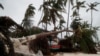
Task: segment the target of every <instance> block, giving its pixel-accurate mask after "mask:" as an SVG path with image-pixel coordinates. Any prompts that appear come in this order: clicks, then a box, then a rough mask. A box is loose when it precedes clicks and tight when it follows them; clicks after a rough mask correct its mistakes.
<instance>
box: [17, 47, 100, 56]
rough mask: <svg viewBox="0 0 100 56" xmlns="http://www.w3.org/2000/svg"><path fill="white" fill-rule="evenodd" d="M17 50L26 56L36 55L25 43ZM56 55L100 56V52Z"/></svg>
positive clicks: (57, 55) (60, 55)
mask: <svg viewBox="0 0 100 56" xmlns="http://www.w3.org/2000/svg"><path fill="white" fill-rule="evenodd" d="M16 52H19V53H22V54H25V56H34V55H33V53H30V52H29V50H28V47H27V46H25V45H22V46H20V47H19V48H16ZM54 56H100V52H99V53H98V54H84V53H79V52H76V53H57V54H56V55H54Z"/></svg>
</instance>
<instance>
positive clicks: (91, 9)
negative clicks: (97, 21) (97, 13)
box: [90, 9, 93, 29]
mask: <svg viewBox="0 0 100 56" xmlns="http://www.w3.org/2000/svg"><path fill="white" fill-rule="evenodd" d="M92 23H93V11H92V9H91V27H90V29H92Z"/></svg>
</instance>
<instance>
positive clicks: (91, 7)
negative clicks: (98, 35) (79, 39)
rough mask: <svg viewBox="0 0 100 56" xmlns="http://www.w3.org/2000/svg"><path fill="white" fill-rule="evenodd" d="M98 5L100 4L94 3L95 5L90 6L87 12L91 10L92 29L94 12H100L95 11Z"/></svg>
mask: <svg viewBox="0 0 100 56" xmlns="http://www.w3.org/2000/svg"><path fill="white" fill-rule="evenodd" d="M98 4H100V3H98V2H94V3H91V4H88V6H89V8H88V9H87V10H86V12H88V11H89V10H91V28H92V24H93V10H95V11H98V10H97V9H95V7H96V6H97V5H98ZM91 28H90V29H91Z"/></svg>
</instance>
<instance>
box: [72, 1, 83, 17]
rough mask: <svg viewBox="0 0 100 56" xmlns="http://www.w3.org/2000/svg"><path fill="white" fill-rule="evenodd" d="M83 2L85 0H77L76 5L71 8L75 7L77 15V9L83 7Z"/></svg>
mask: <svg viewBox="0 0 100 56" xmlns="http://www.w3.org/2000/svg"><path fill="white" fill-rule="evenodd" d="M84 3H85V1H83V2H79V1H77V2H76V5H75V6H73V8H72V9H74V8H75V11H76V12H77V14H78V17H79V10H80V8H81V7H82V8H85V6H84Z"/></svg>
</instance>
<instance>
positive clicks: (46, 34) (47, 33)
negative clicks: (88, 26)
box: [36, 29, 73, 37]
mask: <svg viewBox="0 0 100 56" xmlns="http://www.w3.org/2000/svg"><path fill="white" fill-rule="evenodd" d="M64 31H67V32H73V31H71V30H66V29H65V30H61V31H53V32H46V33H40V34H36V36H37V37H38V36H48V35H51V34H57V33H61V32H64Z"/></svg>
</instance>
